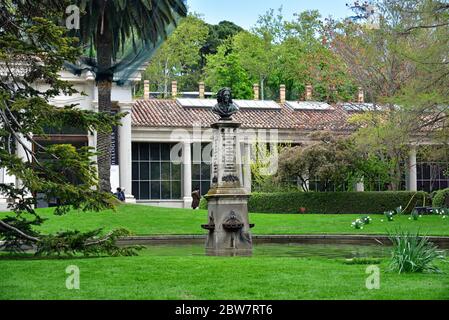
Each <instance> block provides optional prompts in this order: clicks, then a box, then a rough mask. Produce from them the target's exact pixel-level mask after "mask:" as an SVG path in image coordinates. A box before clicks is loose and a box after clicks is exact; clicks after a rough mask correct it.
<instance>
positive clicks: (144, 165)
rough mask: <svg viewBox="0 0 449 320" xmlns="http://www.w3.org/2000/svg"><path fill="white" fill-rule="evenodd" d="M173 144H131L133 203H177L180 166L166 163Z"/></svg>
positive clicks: (179, 187)
mask: <svg viewBox="0 0 449 320" xmlns="http://www.w3.org/2000/svg"><path fill="white" fill-rule="evenodd" d="M174 146H175V145H174V144H163V143H133V144H132V160H133V163H132V180H133V181H132V188H133V191H132V193H133V195H134V197H135V198H136V199H137V200H179V199H181V193H182V192H181V180H182V179H181V177H182V170H181V168H182V166H181V165H180V164H173V163H171V161H170V152H171V149H172V148H173V147H174Z"/></svg>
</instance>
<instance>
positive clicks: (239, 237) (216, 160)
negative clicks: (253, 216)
mask: <svg viewBox="0 0 449 320" xmlns="http://www.w3.org/2000/svg"><path fill="white" fill-rule="evenodd" d="M212 128H213V129H214V141H213V157H212V185H211V189H210V190H209V193H208V194H207V195H206V199H207V200H208V214H209V215H208V217H209V222H208V224H206V225H203V226H202V227H203V228H204V229H207V230H209V235H208V237H207V242H206V250H207V253H208V254H211V255H231V256H234V255H248V254H251V251H252V238H251V233H250V229H251V228H252V227H253V226H254V225H251V224H250V223H249V219H248V198H249V193H248V192H247V191H246V189H245V188H244V185H243V182H242V164H241V154H240V141H239V128H240V124H239V123H237V122H233V121H230V120H228V121H225V120H220V121H219V122H218V123H216V124H214V125H212Z"/></svg>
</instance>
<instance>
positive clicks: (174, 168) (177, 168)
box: [171, 163, 182, 180]
mask: <svg viewBox="0 0 449 320" xmlns="http://www.w3.org/2000/svg"><path fill="white" fill-rule="evenodd" d="M171 178H172V180H182V179H181V165H180V164H173V163H172V164H171Z"/></svg>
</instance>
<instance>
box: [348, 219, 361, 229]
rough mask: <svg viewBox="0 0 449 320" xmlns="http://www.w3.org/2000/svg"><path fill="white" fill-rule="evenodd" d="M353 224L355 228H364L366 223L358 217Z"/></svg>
mask: <svg viewBox="0 0 449 320" xmlns="http://www.w3.org/2000/svg"><path fill="white" fill-rule="evenodd" d="M351 226H352V227H353V228H355V229H363V226H364V223H363V221H362V220H361V219H357V220H355V221H354V222H353V223H352V224H351Z"/></svg>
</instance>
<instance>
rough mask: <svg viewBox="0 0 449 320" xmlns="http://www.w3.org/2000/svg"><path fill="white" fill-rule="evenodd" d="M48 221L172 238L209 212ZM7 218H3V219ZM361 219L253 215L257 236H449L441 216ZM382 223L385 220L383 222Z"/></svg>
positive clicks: (133, 212) (194, 230)
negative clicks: (402, 232)
mask: <svg viewBox="0 0 449 320" xmlns="http://www.w3.org/2000/svg"><path fill="white" fill-rule="evenodd" d="M39 213H40V214H41V215H42V216H44V217H47V218H49V220H48V221H46V222H45V223H44V225H43V226H42V231H44V232H50V233H54V232H57V231H61V230H67V229H72V230H73V229H77V230H81V231H87V230H91V229H96V228H100V227H103V228H104V229H105V231H108V230H111V229H114V228H126V229H128V230H130V231H131V232H133V233H134V234H135V235H173V234H181V235H182V234H204V233H205V231H204V230H202V229H201V227H200V225H201V224H204V223H206V222H207V213H206V211H192V210H185V209H166V208H156V207H148V206H140V205H123V206H120V207H118V208H117V211H116V212H113V211H104V212H100V213H93V212H87V213H82V212H71V213H69V214H68V215H65V216H62V217H58V216H54V215H53V214H52V210H51V209H44V210H39ZM5 215H6V214H0V217H2V216H5ZM359 217H361V216H360V215H318V214H314V215H299V214H295V215H292V214H288V215H284V214H282V215H276V214H257V213H252V214H251V215H250V220H251V223H255V224H256V227H255V228H254V229H253V233H254V234H259V235H266V234H272V235H276V234H385V233H387V232H388V230H391V231H393V230H395V229H396V228H398V227H402V228H404V229H408V230H418V229H419V230H420V231H421V232H422V233H426V234H428V235H439V236H449V219H446V220H443V219H442V218H441V217H439V216H425V217H423V218H421V219H420V220H419V221H411V220H409V219H408V218H409V217H408V216H397V217H395V221H393V222H387V221H385V219H384V216H383V215H372V216H371V217H372V218H373V221H372V224H371V225H368V226H365V228H364V229H363V230H355V229H353V228H351V222H352V221H354V220H355V219H357V218H359ZM381 220H384V221H383V222H382V221H381Z"/></svg>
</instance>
